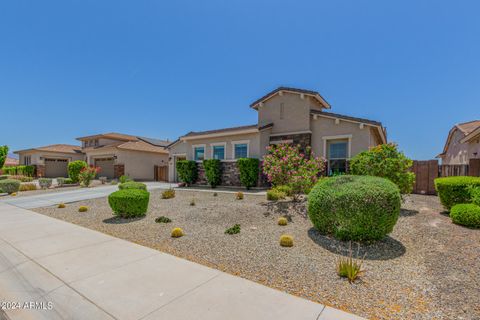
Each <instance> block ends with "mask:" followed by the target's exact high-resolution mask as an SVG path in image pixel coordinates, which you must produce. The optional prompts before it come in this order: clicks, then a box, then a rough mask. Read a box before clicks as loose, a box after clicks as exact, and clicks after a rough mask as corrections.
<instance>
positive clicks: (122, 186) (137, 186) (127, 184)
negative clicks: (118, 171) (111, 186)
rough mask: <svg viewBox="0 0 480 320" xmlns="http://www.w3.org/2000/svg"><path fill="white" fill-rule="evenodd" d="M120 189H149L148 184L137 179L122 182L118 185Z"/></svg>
mask: <svg viewBox="0 0 480 320" xmlns="http://www.w3.org/2000/svg"><path fill="white" fill-rule="evenodd" d="M118 189H120V190H125V189H139V190H145V191H146V190H147V185H146V184H145V183H141V182H135V181H127V182H124V183H120V184H119V185H118Z"/></svg>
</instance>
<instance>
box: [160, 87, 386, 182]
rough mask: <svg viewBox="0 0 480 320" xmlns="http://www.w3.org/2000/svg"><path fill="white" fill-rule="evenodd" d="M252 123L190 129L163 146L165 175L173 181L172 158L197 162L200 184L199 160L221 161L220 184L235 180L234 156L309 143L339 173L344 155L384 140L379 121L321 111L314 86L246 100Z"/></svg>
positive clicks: (322, 103)
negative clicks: (255, 116) (252, 113)
mask: <svg viewBox="0 0 480 320" xmlns="http://www.w3.org/2000/svg"><path fill="white" fill-rule="evenodd" d="M250 107H251V108H253V109H254V110H256V111H257V113H258V122H257V123H256V124H252V125H248V126H241V127H234V128H226V129H217V130H209V131H202V132H189V133H188V134H186V135H184V136H182V137H180V138H179V139H177V140H176V141H175V142H173V143H172V144H170V145H169V146H168V149H169V151H170V162H169V168H170V169H169V180H170V181H172V182H173V181H175V182H176V181H178V173H177V168H176V163H177V161H178V160H183V159H188V160H195V161H198V162H199V183H205V177H204V174H203V167H202V164H201V161H202V160H203V159H212V158H214V159H220V160H222V166H223V176H222V182H223V184H224V185H240V181H239V173H238V168H237V165H236V159H238V158H243V157H250V158H262V157H263V156H264V155H265V153H266V148H267V147H268V146H269V145H272V144H280V143H291V144H295V145H300V146H301V147H302V149H304V148H305V147H306V146H311V147H312V151H313V152H314V154H315V155H316V156H323V157H325V158H326V159H327V163H328V170H329V172H333V171H339V172H344V171H345V170H346V167H347V162H348V160H349V159H350V158H351V157H353V156H354V155H356V154H357V153H359V152H361V151H364V150H368V148H370V147H372V146H376V145H378V144H382V143H386V142H387V137H386V130H385V128H384V127H383V126H382V124H381V123H380V122H377V121H372V120H367V119H361V118H355V117H350V116H344V115H340V114H336V113H330V112H326V111H325V110H327V109H330V105H329V104H328V102H326V101H325V99H323V97H322V96H321V95H320V94H319V93H318V92H316V91H310V90H303V89H295V88H286V87H280V88H278V89H276V90H274V91H272V92H270V93H268V94H266V95H265V96H263V97H262V98H260V99H258V100H256V101H255V102H253V103H252V104H251V105H250Z"/></svg>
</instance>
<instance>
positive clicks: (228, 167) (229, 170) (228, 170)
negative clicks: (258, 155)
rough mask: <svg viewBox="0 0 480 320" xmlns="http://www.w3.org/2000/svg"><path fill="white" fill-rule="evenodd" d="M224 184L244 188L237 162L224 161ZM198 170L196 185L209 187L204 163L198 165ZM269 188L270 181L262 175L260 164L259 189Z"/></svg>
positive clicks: (222, 164) (222, 183) (222, 165)
mask: <svg viewBox="0 0 480 320" xmlns="http://www.w3.org/2000/svg"><path fill="white" fill-rule="evenodd" d="M221 167H222V182H221V184H220V185H222V186H229V187H242V183H241V182H240V169H239V168H238V166H237V162H236V161H222V162H221ZM197 170H198V179H197V182H196V183H195V184H197V185H207V184H208V182H207V178H206V177H205V169H204V167H203V163H197ZM265 186H268V181H267V179H266V177H265V176H264V175H263V174H262V168H261V163H260V168H259V177H258V183H257V187H265Z"/></svg>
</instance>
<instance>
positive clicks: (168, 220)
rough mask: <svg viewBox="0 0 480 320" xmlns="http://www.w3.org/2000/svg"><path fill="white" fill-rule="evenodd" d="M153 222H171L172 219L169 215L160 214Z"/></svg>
mask: <svg viewBox="0 0 480 320" xmlns="http://www.w3.org/2000/svg"><path fill="white" fill-rule="evenodd" d="M155 222H156V223H170V222H172V219H170V218H169V217H165V216H160V217H158V218H156V219H155Z"/></svg>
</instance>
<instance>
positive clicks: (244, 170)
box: [237, 158, 260, 189]
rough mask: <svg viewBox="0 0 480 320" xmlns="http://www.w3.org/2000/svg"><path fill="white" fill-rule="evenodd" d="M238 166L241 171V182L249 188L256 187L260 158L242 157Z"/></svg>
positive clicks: (238, 161)
mask: <svg viewBox="0 0 480 320" xmlns="http://www.w3.org/2000/svg"><path fill="white" fill-rule="evenodd" d="M237 166H238V170H239V171H240V182H241V183H242V185H243V186H245V188H247V189H250V188H251V187H255V186H256V185H257V182H258V173H259V171H260V160H259V159H257V158H241V159H238V160H237Z"/></svg>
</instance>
